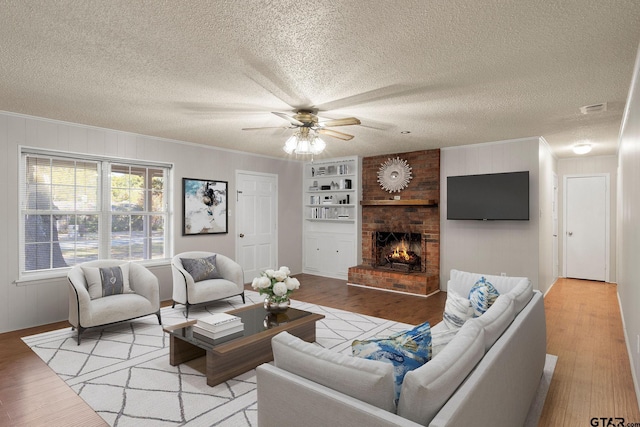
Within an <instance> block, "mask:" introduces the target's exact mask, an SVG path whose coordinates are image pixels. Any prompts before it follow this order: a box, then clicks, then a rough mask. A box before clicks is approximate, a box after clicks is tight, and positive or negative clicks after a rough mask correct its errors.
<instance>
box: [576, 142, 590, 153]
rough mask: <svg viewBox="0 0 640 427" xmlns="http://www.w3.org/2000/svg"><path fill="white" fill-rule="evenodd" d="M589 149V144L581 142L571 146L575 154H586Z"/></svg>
mask: <svg viewBox="0 0 640 427" xmlns="http://www.w3.org/2000/svg"><path fill="white" fill-rule="evenodd" d="M589 151H591V144H589V143H588V142H582V143H579V144H576V145H574V146H573V152H574V153H576V154H587V153H588V152H589Z"/></svg>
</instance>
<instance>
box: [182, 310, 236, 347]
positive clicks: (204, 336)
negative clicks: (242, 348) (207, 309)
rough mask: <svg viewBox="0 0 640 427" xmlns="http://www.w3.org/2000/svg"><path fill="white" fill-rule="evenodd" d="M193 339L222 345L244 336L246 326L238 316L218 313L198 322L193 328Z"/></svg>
mask: <svg viewBox="0 0 640 427" xmlns="http://www.w3.org/2000/svg"><path fill="white" fill-rule="evenodd" d="M192 328H193V337H194V338H197V339H201V340H204V341H208V342H211V343H213V344H220V343H222V342H225V341H229V340H232V339H235V338H239V337H242V336H244V324H243V323H242V320H241V319H240V318H239V317H238V316H234V315H232V314H227V313H217V314H214V315H211V316H209V317H205V318H203V319H198V321H197V322H196V323H195V324H194V325H193V326H192Z"/></svg>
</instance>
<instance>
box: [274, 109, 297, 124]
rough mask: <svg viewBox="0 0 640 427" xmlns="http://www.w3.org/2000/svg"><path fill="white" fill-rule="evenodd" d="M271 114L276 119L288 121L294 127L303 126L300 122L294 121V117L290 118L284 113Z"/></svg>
mask: <svg viewBox="0 0 640 427" xmlns="http://www.w3.org/2000/svg"><path fill="white" fill-rule="evenodd" d="M272 113H273V114H275V115H276V116H278V117H281V118H283V119H285V120H287V121H289V122H290V123H291V124H292V125H296V126H304V123H302V122H301V121H300V120H298V119H296V118H295V117H291V116H289V115H287V114H285V113H278V112H273V111H272Z"/></svg>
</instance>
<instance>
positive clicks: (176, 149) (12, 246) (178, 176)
mask: <svg viewBox="0 0 640 427" xmlns="http://www.w3.org/2000/svg"><path fill="white" fill-rule="evenodd" d="M239 143H240V141H239ZM20 145H23V146H30V147H39V148H45V149H50V150H60V151H66V152H75V153H88V154H96V155H105V156H112V157H118V158H129V159H141V160H151V161H161V162H168V163H173V164H174V169H173V183H172V184H173V188H174V198H173V209H174V217H173V227H174V228H173V231H174V236H175V241H174V243H175V246H174V253H179V252H183V251H187V250H211V251H215V252H219V253H222V254H224V255H227V256H229V257H231V258H233V257H235V236H236V234H237V233H236V230H235V197H234V196H235V194H236V186H235V182H234V180H235V171H236V170H238V169H240V170H245V171H255V172H262V173H273V174H277V175H278V184H279V189H278V190H279V198H278V206H279V212H278V215H279V218H278V221H279V224H280V227H279V230H278V239H279V245H278V263H279V264H280V265H287V266H289V268H290V269H291V271H292V272H294V273H299V272H301V271H302V255H301V254H302V246H301V242H302V218H301V215H300V210H299V209H297V207H299V206H301V205H302V199H301V197H302V196H301V194H302V189H301V185H302V184H301V182H302V163H301V162H296V161H287V160H280V159H274V158H269V157H264V156H254V155H249V154H244V153H240V152H234V151H227V150H219V149H215V148H211V147H205V146H199V145H195V144H187V143H181V142H178V141H168V140H163V139H158V138H153V137H148V136H142V135H136V134H131V133H126V132H119V131H113V130H109V129H100V128H93V127H87V126H82V125H76V124H71V123H64V122H57V121H52V120H46V119H39V118H36V117H28V116H22V115H16V114H11V113H0V171H1V172H0V173H1V174H2V175H3V179H2V182H3V184H4V185H2V186H0V200H3V201H4V203H1V204H0V224H1V225H0V227H1V228H0V232H1V233H2V236H6V238H4V239H3V240H2V242H1V243H0V332H6V331H11V330H17V329H23V328H27V327H30V326H35V325H41V324H46V323H51V322H55V321H60V320H65V319H66V318H67V316H68V290H67V286H68V285H67V282H66V276H64V277H58V278H53V279H51V280H45V281H39V282H30V283H21V284H19V285H17V284H15V283H14V281H15V280H16V279H17V278H18V274H19V272H18V268H19V267H18V263H19V259H18V250H19V247H18V218H19V208H18V171H19V169H18V163H19V146H20ZM183 177H187V178H202V179H216V180H221V181H228V182H229V198H228V199H229V210H230V213H229V233H228V234H216V235H208V236H184V237H183V236H182V233H181V226H182V217H181V209H182V189H181V183H182V178H183ZM291 206H296V209H290V207H291ZM151 270H152V271H153V272H154V274H156V275H157V276H158V278H159V281H160V296H161V299H162V300H168V299H171V287H172V283H171V270H170V267H169V266H168V263H167V264H166V265H163V266H158V267H152V268H151Z"/></svg>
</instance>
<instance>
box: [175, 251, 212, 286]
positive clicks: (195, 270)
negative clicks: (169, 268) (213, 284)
mask: <svg viewBox="0 0 640 427" xmlns="http://www.w3.org/2000/svg"><path fill="white" fill-rule="evenodd" d="M180 261H182V266H183V267H184V269H185V270H187V273H189V274H190V275H191V277H193V281H194V282H200V281H202V280H209V279H222V276H220V273H219V272H218V267H217V265H216V255H215V254H214V255H211V256H209V257H206V258H180Z"/></svg>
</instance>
